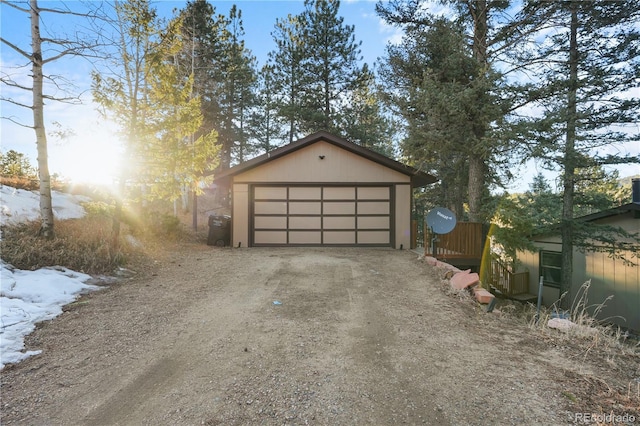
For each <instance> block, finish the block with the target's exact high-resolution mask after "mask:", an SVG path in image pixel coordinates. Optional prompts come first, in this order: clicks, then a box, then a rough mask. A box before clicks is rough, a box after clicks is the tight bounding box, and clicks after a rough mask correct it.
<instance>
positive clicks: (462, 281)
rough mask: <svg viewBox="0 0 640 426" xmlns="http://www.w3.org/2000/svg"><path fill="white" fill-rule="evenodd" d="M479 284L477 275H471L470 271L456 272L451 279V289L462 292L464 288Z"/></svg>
mask: <svg viewBox="0 0 640 426" xmlns="http://www.w3.org/2000/svg"><path fill="white" fill-rule="evenodd" d="M479 282H480V277H479V276H478V274H477V273H475V272H474V273H471V270H470V269H467V270H466V271H462V272H458V273H457V274H454V275H453V277H451V287H453V288H455V289H457V290H462V289H465V288H469V287H472V286H474V285H477V284H478V283H479Z"/></svg>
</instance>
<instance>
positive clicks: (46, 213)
mask: <svg viewBox="0 0 640 426" xmlns="http://www.w3.org/2000/svg"><path fill="white" fill-rule="evenodd" d="M29 6H30V19H31V45H32V47H33V56H32V58H31V65H32V66H31V70H32V73H33V76H32V77H33V129H34V130H35V132H36V144H37V147H38V178H39V180H40V217H41V221H42V222H41V225H40V231H39V235H41V236H43V237H45V238H47V239H51V238H54V237H55V233H54V230H53V207H52V204H51V176H50V175H49V155H48V153H47V132H46V131H45V127H44V100H43V89H42V85H43V74H42V65H43V60H42V39H41V38H40V10H39V8H38V1H37V0H30V2H29Z"/></svg>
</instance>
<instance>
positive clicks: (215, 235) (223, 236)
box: [207, 215, 231, 247]
mask: <svg viewBox="0 0 640 426" xmlns="http://www.w3.org/2000/svg"><path fill="white" fill-rule="evenodd" d="M230 243H231V216H218V215H211V216H209V237H208V238H207V245H210V246H218V247H225V246H228V245H229V244H230Z"/></svg>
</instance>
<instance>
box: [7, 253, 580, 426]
mask: <svg viewBox="0 0 640 426" xmlns="http://www.w3.org/2000/svg"><path fill="white" fill-rule="evenodd" d="M430 268H431V267H429V266H427V265H426V264H425V263H423V262H420V261H418V260H417V255H415V254H414V253H411V252H408V251H398V250H390V249H389V250H387V249H361V248H358V249H356V248H352V249H347V248H345V249H342V248H340V249H335V248H317V249H302V248H286V249H285V248H277V249H272V248H268V249H267V248H263V249H257V248H252V249H220V248H211V247H207V246H203V245H196V244H185V245H182V246H180V247H179V248H178V249H176V250H175V251H173V252H172V253H171V254H168V255H167V257H166V258H164V259H159V261H158V262H157V268H156V269H154V270H153V271H149V272H145V273H140V274H139V276H136V277H134V278H132V279H129V280H126V281H124V282H120V283H117V284H113V285H111V286H110V287H109V288H107V289H105V290H103V291H101V292H98V293H94V294H92V295H89V296H86V297H85V298H83V299H82V300H81V301H80V302H79V303H76V304H74V305H72V306H71V307H69V308H68V309H67V311H66V312H65V313H64V314H63V315H62V316H60V317H59V318H58V319H56V320H54V321H51V322H49V323H46V324H43V325H42V326H41V327H39V328H38V330H36V332H34V333H33V334H32V335H31V336H30V338H29V339H28V341H27V342H28V346H29V347H30V348H39V349H43V350H44V352H43V354H42V355H40V356H36V357H32V358H30V359H27V360H26V361H24V362H22V363H20V364H18V365H16V366H10V367H9V368H7V369H5V371H3V373H2V423H3V424H5V425H9V424H30V425H34V424H54V425H57V424H59V425H82V424H87V425H110V424H122V425H125V424H127V425H129V424H130V425H163V424H166V425H169V424H171V425H180V424H185V425H200V424H204V425H217V424H224V425H232V424H238V425H240V424H340V425H354V424H363V425H364V424H389V425H391V424H399V423H408V424H432V425H447V424H451V425H460V424H494V425H503V424H504V425H511V424H513V425H519V424H528V425H531V424H541V425H549V424H563V423H567V420H568V412H567V411H565V407H564V406H563V405H562V404H564V401H563V400H562V399H561V398H560V397H559V395H560V392H561V391H560V388H559V385H558V382H557V381H555V380H552V379H551V378H550V377H551V376H553V375H554V374H555V373H556V372H557V371H558V369H557V366H554V365H552V362H553V359H552V354H551V353H548V352H547V353H545V351H543V350H540V348H536V347H535V346H532V342H531V341H530V339H527V337H526V335H527V329H526V327H508V326H503V325H501V324H500V323H499V320H497V319H496V317H495V315H493V314H487V313H485V312H484V310H482V309H478V308H474V307H473V306H472V305H471V304H464V303H460V301H459V300H458V299H456V298H455V297H452V296H450V295H447V294H445V292H444V291H443V290H442V283H441V281H440V278H439V277H438V276H436V275H435V271H433V270H432V269H430ZM438 274H439V273H438ZM277 303H280V304H277Z"/></svg>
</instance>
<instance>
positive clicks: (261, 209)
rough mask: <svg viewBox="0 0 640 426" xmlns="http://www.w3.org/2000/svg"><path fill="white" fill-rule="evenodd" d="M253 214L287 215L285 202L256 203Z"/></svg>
mask: <svg viewBox="0 0 640 426" xmlns="http://www.w3.org/2000/svg"><path fill="white" fill-rule="evenodd" d="M254 212H255V214H287V202H286V201H256V202H255V204H254Z"/></svg>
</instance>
